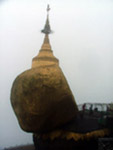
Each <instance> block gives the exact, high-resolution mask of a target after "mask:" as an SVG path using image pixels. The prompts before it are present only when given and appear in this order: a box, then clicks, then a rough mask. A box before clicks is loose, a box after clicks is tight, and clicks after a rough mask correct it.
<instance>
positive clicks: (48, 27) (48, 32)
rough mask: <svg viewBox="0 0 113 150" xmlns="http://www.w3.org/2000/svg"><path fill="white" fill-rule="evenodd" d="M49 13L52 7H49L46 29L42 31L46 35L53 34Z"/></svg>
mask: <svg viewBox="0 0 113 150" xmlns="http://www.w3.org/2000/svg"><path fill="white" fill-rule="evenodd" d="M49 11H50V7H49V5H47V19H46V23H45V26H44V29H43V30H41V32H42V33H45V34H50V33H51V32H52V31H51V28H50V25H49Z"/></svg>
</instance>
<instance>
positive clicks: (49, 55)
mask: <svg viewBox="0 0 113 150" xmlns="http://www.w3.org/2000/svg"><path fill="white" fill-rule="evenodd" d="M49 10H50V7H49V5H47V19H46V24H45V27H44V29H43V30H41V32H42V33H44V34H45V37H44V41H43V44H42V46H41V49H40V51H39V53H38V55H37V56H36V57H34V58H33V61H32V68H35V67H39V66H48V65H58V63H59V61H58V59H57V58H56V57H55V56H54V55H53V51H52V50H51V45H50V42H49V35H48V34H50V33H51V29H50V25H49Z"/></svg>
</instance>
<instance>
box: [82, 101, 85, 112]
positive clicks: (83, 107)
mask: <svg viewBox="0 0 113 150" xmlns="http://www.w3.org/2000/svg"><path fill="white" fill-rule="evenodd" d="M85 109H86V104H85V103H84V104H83V106H82V110H83V112H84V111H85Z"/></svg>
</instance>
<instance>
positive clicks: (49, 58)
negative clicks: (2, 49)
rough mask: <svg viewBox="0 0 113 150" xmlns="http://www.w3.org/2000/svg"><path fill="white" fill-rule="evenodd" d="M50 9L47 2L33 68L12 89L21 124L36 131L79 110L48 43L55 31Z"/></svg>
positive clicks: (51, 127) (43, 130) (60, 122)
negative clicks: (40, 38)
mask: <svg viewBox="0 0 113 150" xmlns="http://www.w3.org/2000/svg"><path fill="white" fill-rule="evenodd" d="M49 10H50V8H49V5H48V7H47V19H46V23H45V27H44V29H43V30H42V33H44V34H45V37H44V41H43V44H42V47H41V49H40V51H39V53H38V55H37V56H36V57H34V58H33V60H32V68H31V69H29V70H27V71H24V72H23V73H21V74H20V75H19V76H17V78H16V79H15V81H14V83H13V86H12V89H11V104H12V107H13V109H14V112H15V114H16V116H17V119H18V121H19V124H20V127H21V128H22V129H23V130H24V131H27V132H33V133H37V134H38V133H46V132H48V131H51V130H54V129H55V128H58V127H60V126H62V125H64V124H66V123H67V122H69V121H71V120H72V119H73V118H75V117H76V115H77V113H78V108H77V105H76V102H75V99H74V97H73V94H72V92H71V90H70V87H69V85H68V83H67V80H66V78H65V76H64V74H63V72H62V70H61V68H60V67H59V60H58V59H57V58H56V57H55V56H54V55H53V51H52V49H51V45H50V42H49V34H50V33H51V32H52V31H51V28H50V25H49Z"/></svg>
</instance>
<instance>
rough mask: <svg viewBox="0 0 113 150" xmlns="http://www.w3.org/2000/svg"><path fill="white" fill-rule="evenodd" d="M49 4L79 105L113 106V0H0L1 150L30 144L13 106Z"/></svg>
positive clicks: (55, 39) (54, 42)
mask: <svg viewBox="0 0 113 150" xmlns="http://www.w3.org/2000/svg"><path fill="white" fill-rule="evenodd" d="M48 3H49V4H50V7H51V11H50V25H51V28H52V30H53V31H54V34H51V35H50V42H51V46H52V50H53V52H54V55H55V56H56V57H57V58H58V59H59V61H60V67H61V68H62V71H63V72H64V74H65V76H66V78H67V80H68V83H69V85H70V88H71V90H72V92H73V95H74V97H75V99H76V102H77V103H78V104H79V103H84V102H102V103H107V102H109V103H111V102H113V92H112V91H113V59H112V58H113V51H112V49H113V1H112V0H0V147H8V146H15V145H20V144H27V143H32V136H31V134H30V133H25V132H24V131H22V130H21V129H20V127H19V125H18V122H17V119H16V117H15V115H14V113H13V110H12V107H11V104H10V90H11V86H12V83H13V81H14V79H15V78H16V76H17V75H19V74H20V73H22V72H23V71H25V70H27V69H29V68H31V62H32V58H33V57H34V56H36V55H37V54H38V52H39V50H40V48H41V45H42V42H43V38H44V35H43V34H41V33H40V30H41V29H42V28H43V27H44V24H45V20H46V6H47V4H48Z"/></svg>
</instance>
